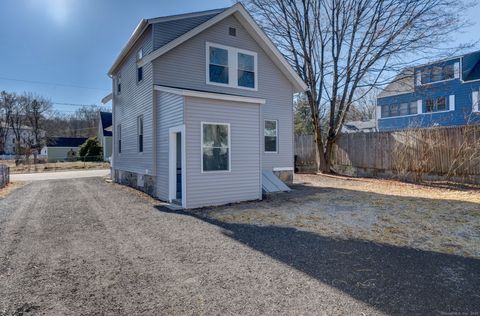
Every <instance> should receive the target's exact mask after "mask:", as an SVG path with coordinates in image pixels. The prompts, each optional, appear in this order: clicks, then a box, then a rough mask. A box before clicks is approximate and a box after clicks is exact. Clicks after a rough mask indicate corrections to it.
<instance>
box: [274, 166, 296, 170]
mask: <svg viewBox="0 0 480 316" xmlns="http://www.w3.org/2000/svg"><path fill="white" fill-rule="evenodd" d="M273 171H293V167H277V168H273Z"/></svg>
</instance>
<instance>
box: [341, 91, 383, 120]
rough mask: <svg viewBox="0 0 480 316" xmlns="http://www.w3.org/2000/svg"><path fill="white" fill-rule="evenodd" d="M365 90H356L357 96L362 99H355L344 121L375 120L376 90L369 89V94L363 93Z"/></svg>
mask: <svg viewBox="0 0 480 316" xmlns="http://www.w3.org/2000/svg"><path fill="white" fill-rule="evenodd" d="M364 90H365V89H358V94H360V95H362V96H363V97H361V98H357V100H356V101H355V102H353V103H352V105H351V106H350V110H349V111H348V112H347V114H346V117H345V121H346V122H348V121H369V120H372V119H375V118H376V112H377V96H378V92H379V90H378V89H369V90H370V92H368V93H364Z"/></svg>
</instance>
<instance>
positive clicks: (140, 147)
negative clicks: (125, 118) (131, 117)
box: [137, 115, 143, 153]
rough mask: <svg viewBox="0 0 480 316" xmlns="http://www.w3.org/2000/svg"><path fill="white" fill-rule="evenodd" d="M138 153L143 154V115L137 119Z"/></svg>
mask: <svg viewBox="0 0 480 316" xmlns="http://www.w3.org/2000/svg"><path fill="white" fill-rule="evenodd" d="M137 135H138V152H140V153H143V115H140V116H139V117H137Z"/></svg>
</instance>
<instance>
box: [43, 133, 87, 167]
mask: <svg viewBox="0 0 480 316" xmlns="http://www.w3.org/2000/svg"><path fill="white" fill-rule="evenodd" d="M86 140H87V138H85V137H53V138H50V139H48V141H47V145H46V146H44V147H43V148H42V150H41V152H40V155H41V156H43V157H46V158H47V161H48V162H56V161H69V160H72V161H75V160H77V157H78V151H79V150H80V146H81V145H82V144H83V143H85V141H86Z"/></svg>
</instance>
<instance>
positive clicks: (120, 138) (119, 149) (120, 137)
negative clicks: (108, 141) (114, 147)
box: [117, 124, 122, 154]
mask: <svg viewBox="0 0 480 316" xmlns="http://www.w3.org/2000/svg"><path fill="white" fill-rule="evenodd" d="M117 140H118V153H119V154H120V153H121V152H122V125H120V124H118V125H117Z"/></svg>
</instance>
